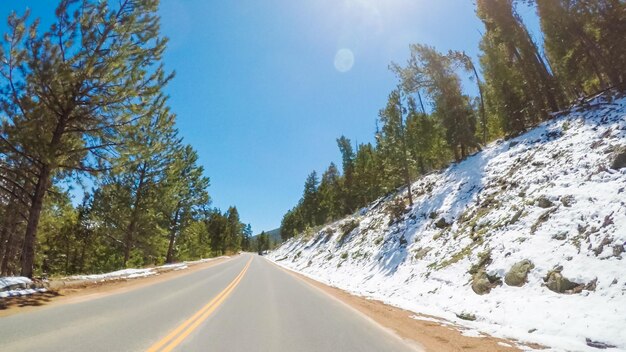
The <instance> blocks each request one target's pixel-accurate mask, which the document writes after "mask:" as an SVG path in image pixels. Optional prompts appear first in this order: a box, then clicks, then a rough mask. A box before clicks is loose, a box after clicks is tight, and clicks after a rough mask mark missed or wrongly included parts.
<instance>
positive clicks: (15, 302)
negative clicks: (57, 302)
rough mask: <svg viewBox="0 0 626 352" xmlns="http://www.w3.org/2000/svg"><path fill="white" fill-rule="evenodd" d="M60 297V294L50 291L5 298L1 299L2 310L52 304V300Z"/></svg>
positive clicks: (0, 307) (0, 306)
mask: <svg viewBox="0 0 626 352" xmlns="http://www.w3.org/2000/svg"><path fill="white" fill-rule="evenodd" d="M58 296H60V294H59V293H57V292H53V291H48V292H42V293H36V294H32V295H28V296H16V297H5V298H1V299H0V310H7V309H9V308H22V307H38V306H43V305H45V304H47V303H48V302H50V300H51V299H52V298H54V297H58Z"/></svg>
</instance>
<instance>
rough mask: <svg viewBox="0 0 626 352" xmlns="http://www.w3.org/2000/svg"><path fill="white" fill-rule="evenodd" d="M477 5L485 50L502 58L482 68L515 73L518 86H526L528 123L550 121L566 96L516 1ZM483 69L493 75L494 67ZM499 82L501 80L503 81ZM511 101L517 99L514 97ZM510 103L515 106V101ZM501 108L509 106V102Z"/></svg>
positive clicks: (483, 1)
mask: <svg viewBox="0 0 626 352" xmlns="http://www.w3.org/2000/svg"><path fill="white" fill-rule="evenodd" d="M476 4H477V14H478V17H479V18H480V19H481V20H482V21H483V23H484V24H485V27H486V29H487V32H486V33H485V35H484V37H483V42H486V44H485V45H484V47H487V48H489V49H491V50H490V55H492V56H493V55H499V56H500V57H498V58H494V57H489V60H484V61H483V65H489V64H490V63H492V62H493V61H496V62H497V61H501V62H505V63H506V64H507V66H508V68H509V69H510V70H514V71H516V73H517V76H518V78H521V81H518V82H522V84H523V88H522V89H521V92H522V93H523V94H524V95H526V96H524V97H523V98H522V99H521V100H522V102H524V108H525V109H527V110H528V111H529V114H528V117H529V119H530V121H529V122H530V123H536V122H538V121H539V120H545V119H547V118H548V117H549V113H550V112H554V111H558V110H559V107H560V105H561V104H562V101H563V92H562V91H561V88H560V86H559V85H558V82H557V81H556V79H555V78H554V76H553V75H552V73H551V72H550V70H549V69H548V67H547V65H546V63H545V61H544V59H543V57H542V56H541V54H540V53H539V49H538V48H537V45H536V44H535V43H534V41H533V40H532V38H531V36H530V33H529V32H528V29H527V28H526V26H525V25H524V24H523V23H522V20H521V18H520V16H519V15H518V14H517V11H516V9H515V6H514V3H513V0H479V1H477V3H476ZM495 48H497V50H494V49H495ZM483 68H484V69H485V71H490V70H491V71H494V68H491V67H483ZM509 76H513V75H512V74H509ZM507 78H509V77H507ZM498 79H499V80H502V78H501V77H498ZM488 82H489V81H488ZM508 82H513V81H508ZM497 89H499V88H493V89H492V91H493V90H497ZM505 97H508V96H505ZM511 98H513V99H515V97H513V96H511ZM510 103H512V104H513V105H515V104H514V103H515V101H514V100H513V101H511V102H510ZM501 104H503V105H506V104H509V102H508V101H507V102H503V103H501ZM516 118H517V117H516Z"/></svg>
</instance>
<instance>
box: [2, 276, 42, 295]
mask: <svg viewBox="0 0 626 352" xmlns="http://www.w3.org/2000/svg"><path fill="white" fill-rule="evenodd" d="M38 292H46V289H45V288H37V287H35V286H34V283H33V281H32V280H31V279H29V278H27V277H22V276H12V277H0V298H5V297H14V296H26V295H31V294H33V293H38Z"/></svg>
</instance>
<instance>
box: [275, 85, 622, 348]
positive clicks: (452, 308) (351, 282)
mask: <svg viewBox="0 0 626 352" xmlns="http://www.w3.org/2000/svg"><path fill="white" fill-rule="evenodd" d="M625 159H626V98H624V97H621V98H609V97H607V96H602V97H597V98H595V99H593V100H592V101H590V102H588V103H586V104H585V105H584V106H577V107H574V108H572V109H570V110H569V111H567V112H564V113H562V114H560V115H559V116H558V117H556V118H555V119H553V120H551V121H548V122H546V123H543V124H542V125H540V126H538V127H537V128H535V129H533V130H531V131H529V132H528V133H526V134H524V135H522V136H519V137H517V138H515V139H511V140H509V141H502V140H501V141H497V142H495V143H493V144H492V145H490V146H489V147H488V148H486V149H485V150H484V151H483V152H480V153H478V154H476V155H473V156H471V157H469V158H468V159H466V160H465V161H463V162H461V163H458V164H454V165H452V166H450V167H449V168H447V169H445V170H443V171H441V172H438V173H433V174H430V175H428V176H425V177H423V178H421V179H420V180H418V181H417V182H415V183H414V184H413V189H414V198H415V203H414V205H413V206H409V205H408V204H406V202H405V200H404V199H406V197H405V195H406V193H405V192H406V190H401V191H400V193H399V195H392V196H389V197H387V198H384V199H380V200H378V201H376V202H374V203H372V204H371V205H370V206H369V207H367V208H364V209H362V210H361V211H360V212H358V213H357V214H354V215H352V216H349V217H347V218H345V219H343V220H341V221H338V222H335V223H333V224H330V225H327V226H325V227H323V228H322V229H320V230H319V231H318V232H315V233H313V232H312V233H308V234H303V235H302V236H301V237H298V238H294V239H292V240H290V241H288V242H287V243H285V244H284V245H283V246H282V247H280V248H279V249H277V250H276V251H274V252H273V253H272V254H271V255H270V257H271V258H272V259H273V260H274V261H275V262H277V263H278V264H280V265H282V266H285V267H287V268H290V269H293V270H296V271H298V272H301V273H303V274H305V275H307V276H310V277H312V278H314V279H317V280H319V281H322V282H324V283H327V284H330V285H333V286H337V287H339V288H343V289H346V290H348V291H350V292H353V293H355V294H359V295H363V296H368V297H372V298H375V299H380V300H382V301H384V302H386V303H389V304H392V305H396V306H399V307H402V308H405V309H409V310H412V311H415V312H419V313H426V314H431V315H435V316H439V317H442V318H445V319H448V320H452V321H454V322H456V323H462V324H464V325H465V326H467V327H470V328H472V330H470V331H473V333H476V332H484V333H488V334H492V335H496V336H500V337H507V338H514V339H519V340H521V341H527V342H536V343H540V344H543V345H545V346H549V347H551V348H552V349H553V350H558V351H594V350H596V349H597V348H602V347H612V348H614V349H613V350H626V253H624V251H625V249H626V248H625V246H626V191H625V189H626V160H625Z"/></svg>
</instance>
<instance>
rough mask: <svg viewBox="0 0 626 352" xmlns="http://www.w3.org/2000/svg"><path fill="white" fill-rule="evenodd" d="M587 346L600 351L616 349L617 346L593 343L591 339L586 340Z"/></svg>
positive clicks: (598, 342)
mask: <svg viewBox="0 0 626 352" xmlns="http://www.w3.org/2000/svg"><path fill="white" fill-rule="evenodd" d="M585 341H586V342H587V346H589V347H593V348H597V349H600V350H606V349H607V348H616V347H617V346H613V345H609V344H608V343H604V342H600V341H593V340H591V339H590V338H586V339H585Z"/></svg>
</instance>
